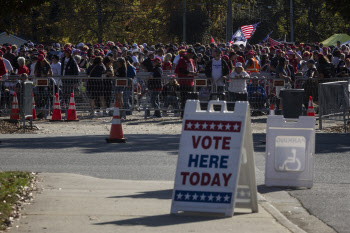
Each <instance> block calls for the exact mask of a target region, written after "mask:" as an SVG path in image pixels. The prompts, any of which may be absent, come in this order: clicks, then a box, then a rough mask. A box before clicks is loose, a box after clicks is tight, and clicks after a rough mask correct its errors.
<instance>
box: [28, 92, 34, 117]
mask: <svg viewBox="0 0 350 233" xmlns="http://www.w3.org/2000/svg"><path fill="white" fill-rule="evenodd" d="M32 105H33V107H32V109H33V112H32V118H33V120H36V110H35V99H34V94H33V103H32ZM26 119H27V120H29V119H30V117H27V118H26Z"/></svg>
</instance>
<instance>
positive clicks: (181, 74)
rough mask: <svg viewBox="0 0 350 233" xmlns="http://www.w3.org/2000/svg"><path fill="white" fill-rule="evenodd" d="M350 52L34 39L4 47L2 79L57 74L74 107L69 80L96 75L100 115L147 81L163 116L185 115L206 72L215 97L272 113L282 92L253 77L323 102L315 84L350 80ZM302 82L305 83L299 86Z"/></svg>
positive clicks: (94, 98)
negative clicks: (166, 75) (140, 75)
mask: <svg viewBox="0 0 350 233" xmlns="http://www.w3.org/2000/svg"><path fill="white" fill-rule="evenodd" d="M349 51H350V49H349V45H341V43H340V41H338V42H337V45H336V46H329V47H325V46H323V45H322V44H321V43H310V44H299V45H294V44H280V45H275V46H271V45H270V44H268V43H265V42H261V43H260V44H256V45H250V44H248V45H246V46H244V45H243V44H240V45H237V44H230V43H226V44H214V43H210V44H207V45H204V44H199V43H197V44H194V45H188V44H186V43H179V44H177V43H169V44H165V45H164V44H162V43H158V44H156V45H147V44H146V43H143V44H136V43H133V44H127V43H124V44H122V43H119V42H116V43H114V42H112V41H108V42H106V43H101V44H89V43H87V44H84V43H78V44H65V45H61V44H59V43H54V44H48V45H43V44H38V45H36V44H34V43H33V42H31V41H28V42H27V43H25V44H23V45H21V46H20V47H17V46H16V45H11V44H3V45H0V76H1V80H2V81H4V80H7V79H8V78H9V76H11V75H18V76H19V77H22V78H23V77H25V78H27V77H29V78H31V77H33V78H34V79H35V78H43V77H53V78H52V82H54V86H57V91H58V90H60V91H61V93H62V98H63V102H64V103H66V104H67V103H69V96H70V93H73V92H76V91H79V88H80V87H81V83H80V82H81V80H80V79H74V78H69V77H72V76H75V75H79V74H82V73H84V74H86V75H87V76H88V77H94V79H92V78H89V79H87V83H86V91H87V94H88V96H89V99H90V107H91V115H94V113H95V112H94V110H95V108H96V104H97V105H98V106H99V107H100V108H101V109H103V110H105V109H106V108H107V107H109V106H110V105H111V103H112V104H113V100H114V99H116V100H117V101H118V102H119V104H120V106H123V108H124V109H130V95H131V92H132V91H133V89H132V86H134V85H133V84H137V85H139V86H140V83H141V84H143V85H144V86H145V87H144V88H146V89H147V93H148V94H149V96H150V101H151V104H152V107H153V108H154V109H156V110H155V112H154V117H161V116H162V111H160V109H161V107H163V108H167V107H168V106H169V105H173V107H174V109H178V110H179V111H178V113H179V114H180V113H183V112H182V111H181V109H182V110H183V109H184V106H185V103H186V100H187V99H188V98H189V96H190V94H191V95H192V94H193V92H196V91H198V90H195V89H194V79H195V78H196V77H197V76H198V75H199V74H202V75H205V76H206V77H207V78H208V83H209V85H210V86H211V87H212V88H211V90H210V91H211V92H215V93H216V94H224V95H225V96H226V97H225V98H226V100H228V101H231V102H235V101H250V102H251V105H253V107H254V108H258V109H262V108H266V107H267V105H266V100H268V99H270V100H271V101H278V99H279V91H280V88H277V87H276V88H273V89H271V90H266V89H267V88H268V87H267V85H266V82H265V83H262V82H261V81H258V80H251V79H249V78H250V77H254V76H256V75H257V74H258V73H260V74H261V73H264V74H266V75H267V76H266V77H272V78H276V79H281V80H283V81H284V83H285V85H286V86H289V87H292V88H304V90H305V93H306V95H305V96H307V97H308V96H309V95H312V96H313V97H314V98H316V99H317V85H316V83H315V82H313V81H312V79H316V78H317V80H318V81H319V82H322V81H327V79H329V78H332V77H339V78H341V77H348V76H349V73H350V52H349ZM139 71H145V72H149V73H150V75H149V77H148V78H147V79H146V80H137V72H139ZM164 71H170V72H173V73H175V74H176V76H171V78H170V80H169V81H168V82H167V83H164V82H162V79H161V78H162V76H163V72H164ZM65 76H67V78H64V77H65ZM111 77H119V78H127V80H128V83H127V85H124V86H122V87H118V86H116V85H115V79H109V78H111ZM298 78H304V79H301V80H303V81H301V82H297V81H298ZM247 79H249V81H247ZM9 85H10V84H9ZM6 88H7V89H8V87H7V86H5V85H2V87H1V90H0V91H1V97H2V98H1V105H3V104H4V99H6V98H4V95H5V93H6V91H5V89H6ZM141 88H142V87H141ZM267 91H268V93H267ZM51 93H52V92H51ZM113 93H115V95H113ZM177 93H179V94H177ZM7 95H11V92H10V93H7ZM48 98H49V97H48ZM160 99H161V100H162V103H163V104H161V101H160ZM5 102H6V101H5ZM39 102H40V101H39ZM44 104H45V103H44ZM0 108H1V107H0ZM103 113H104V114H106V112H103ZM126 114H130V111H126Z"/></svg>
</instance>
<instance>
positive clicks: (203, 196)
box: [201, 193, 205, 201]
mask: <svg viewBox="0 0 350 233" xmlns="http://www.w3.org/2000/svg"><path fill="white" fill-rule="evenodd" d="M204 200H205V195H204V193H203V194H202V195H201V201H204Z"/></svg>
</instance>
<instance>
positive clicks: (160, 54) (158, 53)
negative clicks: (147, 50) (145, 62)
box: [154, 48, 164, 62]
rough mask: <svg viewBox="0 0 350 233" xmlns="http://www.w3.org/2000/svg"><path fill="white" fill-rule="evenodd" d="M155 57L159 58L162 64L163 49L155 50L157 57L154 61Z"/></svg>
mask: <svg viewBox="0 0 350 233" xmlns="http://www.w3.org/2000/svg"><path fill="white" fill-rule="evenodd" d="M157 57H159V58H160V60H162V62H163V61H164V51H163V49H161V48H159V49H158V50H157V55H155V56H154V59H156V58H157Z"/></svg>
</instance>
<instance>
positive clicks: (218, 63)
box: [205, 48, 230, 93]
mask: <svg viewBox="0 0 350 233" xmlns="http://www.w3.org/2000/svg"><path fill="white" fill-rule="evenodd" d="M221 55H222V52H221V50H220V49H219V48H216V49H215V51H214V54H213V56H214V57H213V59H211V60H210V61H209V62H208V63H207V65H206V67H205V75H206V76H207V77H208V78H210V80H211V82H212V85H213V89H214V90H213V92H216V93H224V91H225V79H226V76H227V75H229V74H230V70H229V67H228V65H227V63H226V61H225V60H224V59H222V58H221Z"/></svg>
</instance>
